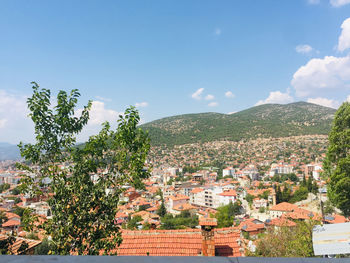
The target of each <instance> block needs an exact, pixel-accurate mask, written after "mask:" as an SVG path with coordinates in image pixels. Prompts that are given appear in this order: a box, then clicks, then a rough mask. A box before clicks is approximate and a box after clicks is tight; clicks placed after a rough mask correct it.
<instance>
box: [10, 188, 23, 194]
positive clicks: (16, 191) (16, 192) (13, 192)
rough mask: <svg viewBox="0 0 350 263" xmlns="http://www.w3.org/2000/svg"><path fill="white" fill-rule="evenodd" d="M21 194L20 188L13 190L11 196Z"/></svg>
mask: <svg viewBox="0 0 350 263" xmlns="http://www.w3.org/2000/svg"><path fill="white" fill-rule="evenodd" d="M20 193H21V190H20V189H19V188H18V187H15V188H13V189H12V190H11V194H13V195H19V194H20Z"/></svg>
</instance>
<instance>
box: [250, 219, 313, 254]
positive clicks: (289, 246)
mask: <svg viewBox="0 0 350 263" xmlns="http://www.w3.org/2000/svg"><path fill="white" fill-rule="evenodd" d="M316 224H319V222H316V221H311V222H298V223H297V226H296V227H280V228H269V229H268V230H267V232H266V233H265V235H264V236H263V237H262V238H261V239H259V240H258V241H257V246H256V252H255V253H249V254H248V256H259V257H313V256H314V253H313V248H312V228H313V227H314V226H315V225H316Z"/></svg>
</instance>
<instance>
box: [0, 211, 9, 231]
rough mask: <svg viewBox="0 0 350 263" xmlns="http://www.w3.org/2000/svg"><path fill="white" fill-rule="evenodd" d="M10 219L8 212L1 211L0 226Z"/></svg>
mask: <svg viewBox="0 0 350 263" xmlns="http://www.w3.org/2000/svg"><path fill="white" fill-rule="evenodd" d="M7 220H8V218H7V216H6V213H5V212H4V211H0V227H1V226H2V224H3V223H5V222H6V221H7Z"/></svg>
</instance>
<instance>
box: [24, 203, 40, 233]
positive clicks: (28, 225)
mask: <svg viewBox="0 0 350 263" xmlns="http://www.w3.org/2000/svg"><path fill="white" fill-rule="evenodd" d="M37 220H38V216H37V215H35V214H34V213H33V211H32V210H31V209H30V208H25V209H24V211H23V214H22V217H21V225H22V226H23V229H24V230H25V231H27V232H33V231H34V228H35V222H37Z"/></svg>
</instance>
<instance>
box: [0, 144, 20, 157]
mask: <svg viewBox="0 0 350 263" xmlns="http://www.w3.org/2000/svg"><path fill="white" fill-rule="evenodd" d="M20 158H21V155H20V152H19V149H18V147H17V145H13V144H9V143H6V142H0V161H4V160H18V159H20Z"/></svg>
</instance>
